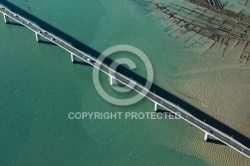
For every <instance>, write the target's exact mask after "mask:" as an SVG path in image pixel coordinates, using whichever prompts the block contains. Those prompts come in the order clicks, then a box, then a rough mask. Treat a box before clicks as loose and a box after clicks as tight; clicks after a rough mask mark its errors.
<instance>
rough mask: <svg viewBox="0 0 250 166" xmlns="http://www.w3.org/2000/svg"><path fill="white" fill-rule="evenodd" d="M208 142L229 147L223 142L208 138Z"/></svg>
mask: <svg viewBox="0 0 250 166" xmlns="http://www.w3.org/2000/svg"><path fill="white" fill-rule="evenodd" d="M207 142H208V143H213V144H218V145H224V146H227V145H226V144H224V143H223V142H221V141H220V140H217V139H212V138H208V139H207Z"/></svg>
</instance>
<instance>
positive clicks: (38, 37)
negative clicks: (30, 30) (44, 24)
mask: <svg viewBox="0 0 250 166" xmlns="http://www.w3.org/2000/svg"><path fill="white" fill-rule="evenodd" d="M39 41H40V35H39V34H38V33H36V42H37V43H38V42H39Z"/></svg>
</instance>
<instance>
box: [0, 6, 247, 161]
mask: <svg viewBox="0 0 250 166" xmlns="http://www.w3.org/2000/svg"><path fill="white" fill-rule="evenodd" d="M0 12H1V13H2V14H3V15H4V20H5V22H6V23H8V19H9V18H11V19H13V20H15V21H16V22H18V23H20V24H22V25H23V26H25V27H27V28H29V29H30V30H32V31H33V32H35V35H36V40H37V42H38V41H39V38H40V36H42V37H44V38H46V39H47V40H49V41H51V42H53V43H54V44H56V45H58V46H59V47H61V48H63V49H64V50H66V51H67V52H69V53H70V54H71V61H72V62H73V61H74V56H76V57H78V58H80V59H81V60H83V61H85V62H86V63H88V64H90V65H92V66H93V67H95V68H97V69H99V70H100V71H102V72H104V73H106V74H107V75H108V76H109V77H112V78H115V79H116V80H118V81H120V82H122V83H123V84H125V85H126V86H128V87H130V88H131V89H133V90H135V91H136V92H138V93H140V94H142V95H143V96H145V97H147V98H148V99H150V100H151V101H153V102H154V103H155V110H156V109H157V107H158V106H161V107H163V108H165V109H166V110H168V111H170V112H172V113H174V114H176V115H178V116H180V117H181V118H182V119H183V120H185V121H187V122H188V123H190V124H192V125H194V126H196V127H197V128H199V129H200V130H202V131H204V132H205V137H204V139H205V141H206V140H207V138H208V136H212V137H214V138H216V139H218V140H220V141H221V142H223V143H224V144H226V145H228V146H229V147H231V148H233V149H234V150H236V151H238V152H240V153H241V154H243V155H245V156H246V157H248V158H250V149H249V148H248V147H246V146H244V145H243V144H241V143H240V142H238V141H237V140H235V139H234V138H232V137H230V136H228V135H227V134H225V133H223V132H222V131H219V130H217V129H216V128H214V127H212V126H210V125H208V124H206V123H205V122H203V121H201V120H199V119H198V118H196V117H194V116H193V115H191V114H190V113H188V112H187V111H185V110H184V109H182V108H180V107H179V106H177V105H175V104H173V103H171V102H169V101H167V100H165V99H163V98H161V97H160V96H158V95H157V94H155V93H153V92H151V91H150V90H149V89H146V88H145V87H144V86H142V85H140V84H139V83H136V82H135V81H133V80H131V79H130V78H127V77H126V76H124V75H122V74H121V73H119V72H117V71H114V70H113V69H112V68H110V67H109V66H107V65H105V64H102V63H100V62H98V61H97V59H95V58H93V57H92V56H90V55H88V54H86V53H84V52H82V51H80V50H78V49H76V48H75V47H73V46H71V45H70V44H69V43H67V42H66V41H64V40H63V39H60V38H59V37H57V36H55V35H53V34H51V33H49V32H47V31H46V30H44V29H42V28H40V27H39V26H37V25H36V24H34V23H32V22H31V21H29V20H28V19H26V18H24V17H22V16H20V15H18V14H16V13H14V12H12V11H10V10H8V9H6V8H5V7H4V6H0Z"/></svg>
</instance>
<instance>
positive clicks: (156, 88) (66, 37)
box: [0, 0, 250, 147]
mask: <svg viewBox="0 0 250 166" xmlns="http://www.w3.org/2000/svg"><path fill="white" fill-rule="evenodd" d="M0 3H2V4H3V5H4V6H6V7H7V8H9V9H10V10H12V11H14V12H16V13H19V14H20V15H22V16H24V17H26V18H27V19H29V20H30V21H32V22H34V23H36V24H37V25H39V26H40V27H41V28H43V29H45V30H47V31H48V32H51V33H53V34H54V35H56V36H59V37H60V38H62V39H64V40H66V41H68V42H70V43H71V44H72V45H73V46H74V47H76V48H78V49H79V50H82V51H83V52H85V53H89V54H90V55H92V56H93V57H95V58H97V57H99V55H100V53H99V52H98V51H96V50H95V49H93V48H91V47H89V46H88V45H86V44H84V43H82V42H80V41H78V40H77V39H75V38H73V37H71V36H70V35H68V34H66V33H64V32H62V31H61V30H59V29H57V28H56V27H53V26H51V25H50V24H49V23H46V22H45V21H43V20H41V19H39V18H38V17H36V16H34V15H32V14H30V13H28V12H26V11H24V10H23V9H21V8H19V7H18V6H16V5H15V4H13V3H11V2H9V1H6V0H2V1H0ZM112 62H113V61H112V60H111V59H109V58H106V59H105V61H104V63H106V64H107V65H109V64H111V63H112ZM76 64H83V63H80V62H76ZM85 64H86V63H84V65H85ZM118 71H119V72H120V73H122V74H124V75H126V76H127V77H128V78H132V79H133V80H135V81H137V82H138V83H140V84H142V85H144V84H145V82H146V79H145V78H143V77H141V76H139V75H138V74H136V73H134V72H133V71H130V70H129V69H127V68H125V67H123V66H119V67H118ZM151 91H152V92H153V91H155V93H156V94H158V95H159V96H161V97H162V98H164V99H166V100H169V101H171V102H173V103H175V104H178V105H179V106H180V107H182V108H183V109H185V110H186V111H188V112H189V113H190V114H192V115H194V116H195V117H197V118H198V119H200V120H202V121H203V120H204V119H205V120H206V123H207V124H209V125H211V126H213V127H215V128H217V129H218V130H221V131H223V132H224V133H226V134H227V135H229V136H232V135H233V138H235V139H236V140H238V141H240V142H241V143H242V144H244V145H246V146H247V147H250V139H249V138H248V137H247V136H245V135H243V134H242V133H240V132H238V131H236V130H234V129H233V128H231V127H229V126H228V125H226V124H224V123H222V122H220V121H219V120H217V119H214V118H213V117H211V116H210V115H208V114H206V113H205V112H202V111H201V110H199V109H198V108H196V107H194V106H192V105H191V104H189V103H187V102H185V101H184V100H182V99H180V98H178V97H176V96H175V95H173V94H171V93H170V92H168V91H166V90H165V89H162V88H161V87H159V86H158V85H156V84H153V86H152V88H151ZM152 109H153V104H152ZM212 143H216V141H212Z"/></svg>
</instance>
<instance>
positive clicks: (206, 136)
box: [204, 132, 209, 141]
mask: <svg viewBox="0 0 250 166" xmlns="http://www.w3.org/2000/svg"><path fill="white" fill-rule="evenodd" d="M208 136H209V135H208V133H207V132H205V136H204V140H205V141H207V140H208Z"/></svg>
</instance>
